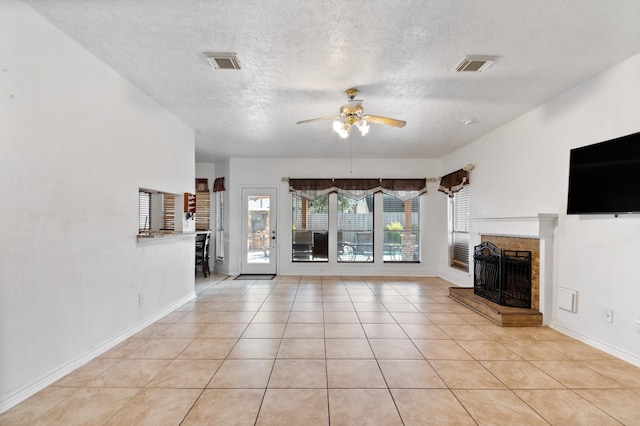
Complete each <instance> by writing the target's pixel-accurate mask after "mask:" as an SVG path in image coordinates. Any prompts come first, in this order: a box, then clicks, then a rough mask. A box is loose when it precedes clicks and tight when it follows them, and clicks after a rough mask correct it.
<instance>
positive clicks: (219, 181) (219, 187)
mask: <svg viewBox="0 0 640 426" xmlns="http://www.w3.org/2000/svg"><path fill="white" fill-rule="evenodd" d="M220 191H224V178H223V177H219V178H216V180H214V181H213V192H220Z"/></svg>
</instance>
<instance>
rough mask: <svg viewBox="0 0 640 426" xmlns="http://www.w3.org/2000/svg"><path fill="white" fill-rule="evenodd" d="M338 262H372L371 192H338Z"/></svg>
mask: <svg viewBox="0 0 640 426" xmlns="http://www.w3.org/2000/svg"><path fill="white" fill-rule="evenodd" d="M338 262H373V194H370V195H367V196H366V197H365V198H363V199H361V200H354V199H352V198H349V197H346V196H344V195H342V194H338Z"/></svg>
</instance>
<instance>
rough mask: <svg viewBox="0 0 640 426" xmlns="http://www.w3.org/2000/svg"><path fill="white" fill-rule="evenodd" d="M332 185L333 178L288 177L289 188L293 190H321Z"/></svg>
mask: <svg viewBox="0 0 640 426" xmlns="http://www.w3.org/2000/svg"><path fill="white" fill-rule="evenodd" d="M332 187H333V179H289V188H291V189H292V190H295V191H323V190H325V189H329V188H332Z"/></svg>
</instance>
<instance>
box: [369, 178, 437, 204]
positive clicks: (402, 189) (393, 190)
mask: <svg viewBox="0 0 640 426" xmlns="http://www.w3.org/2000/svg"><path fill="white" fill-rule="evenodd" d="M380 187H381V188H382V189H381V190H382V192H383V193H384V194H388V195H393V196H394V197H396V198H397V199H399V200H402V201H407V200H410V199H412V198H413V197H417V196H418V195H422V194H424V193H425V192H427V179H426V178H422V179H381V180H380Z"/></svg>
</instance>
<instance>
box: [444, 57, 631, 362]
mask: <svg viewBox="0 0 640 426" xmlns="http://www.w3.org/2000/svg"><path fill="white" fill-rule="evenodd" d="M639 112H640V54H639V55H636V56H634V57H631V58H629V59H628V60H626V61H624V62H622V63H621V64H619V65H617V66H615V67H613V68H611V69H609V70H607V71H605V72H604V73H602V74H600V75H597V76H595V77H593V78H591V79H590V80H588V81H585V82H583V83H582V84H580V85H578V86H576V87H574V88H572V89H571V90H569V91H567V92H565V93H564V94H562V95H560V96H558V97H556V98H554V99H552V100H550V101H549V102H547V103H545V104H544V105H542V106H540V107H538V108H536V109H534V110H533V111H531V112H529V113H527V114H525V115H523V116H521V117H519V118H518V119H516V120H514V121H513V122H511V123H509V124H507V125H505V126H503V127H501V128H499V129H497V130H495V131H493V132H491V133H489V134H488V135H486V136H484V137H482V138H481V139H479V140H477V141H475V142H474V143H472V144H470V145H467V146H466V147H463V148H461V149H459V150H457V151H456V152H454V153H452V154H451V155H448V156H447V157H445V158H443V167H444V169H445V170H448V169H452V170H453V169H455V168H459V167H460V166H461V165H464V164H467V163H473V164H475V166H476V167H475V169H474V170H473V172H472V174H471V185H470V188H471V217H483V216H484V217H491V216H493V217H501V216H504V217H507V216H532V215H537V214H538V213H557V214H558V226H557V228H556V230H555V239H554V245H555V247H554V261H553V264H554V272H553V294H554V309H553V318H551V325H552V326H553V327H555V328H557V329H559V330H561V331H564V332H565V333H567V334H570V335H572V336H573V337H576V338H578V339H580V340H582V341H585V342H587V343H590V344H592V345H593V346H596V347H598V348H600V349H603V350H606V351H607V352H609V353H612V354H614V355H616V356H618V357H620V358H623V359H625V360H627V361H630V362H633V363H634V364H636V365H640V334H638V332H636V331H635V328H636V324H635V321H636V319H638V318H640V305H639V304H638V303H637V301H638V300H640V285H639V284H638V282H639V281H638V277H639V276H640V270H639V269H638V259H640V244H639V243H638V241H640V215H638V214H633V215H622V216H620V217H618V218H615V217H614V216H613V215H581V216H573V215H571V216H569V215H567V214H566V209H567V191H568V176H569V151H570V149H572V148H576V147H580V146H585V145H590V144H593V143H598V142H601V141H605V140H609V139H612V138H616V137H619V136H623V135H626V134H630V133H634V132H638V131H640V120H639V119H638V117H639V116H640V115H639ZM629 190H630V191H636V192H637V191H638V189H637V188H629ZM593 196H594V197H597V196H598V194H593ZM440 267H441V270H442V271H445V272H444V273H443V275H446V268H447V266H446V264H444V263H443V264H441V265H440ZM458 284H460V285H473V284H472V281H471V277H464V279H461V280H460V281H459V282H458ZM558 287H565V288H569V289H572V290H576V291H577V292H578V311H577V312H576V313H571V312H567V311H563V310H561V309H558V308H557V293H558ZM605 309H612V310H613V311H614V321H613V323H608V322H605V320H604V311H605Z"/></svg>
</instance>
